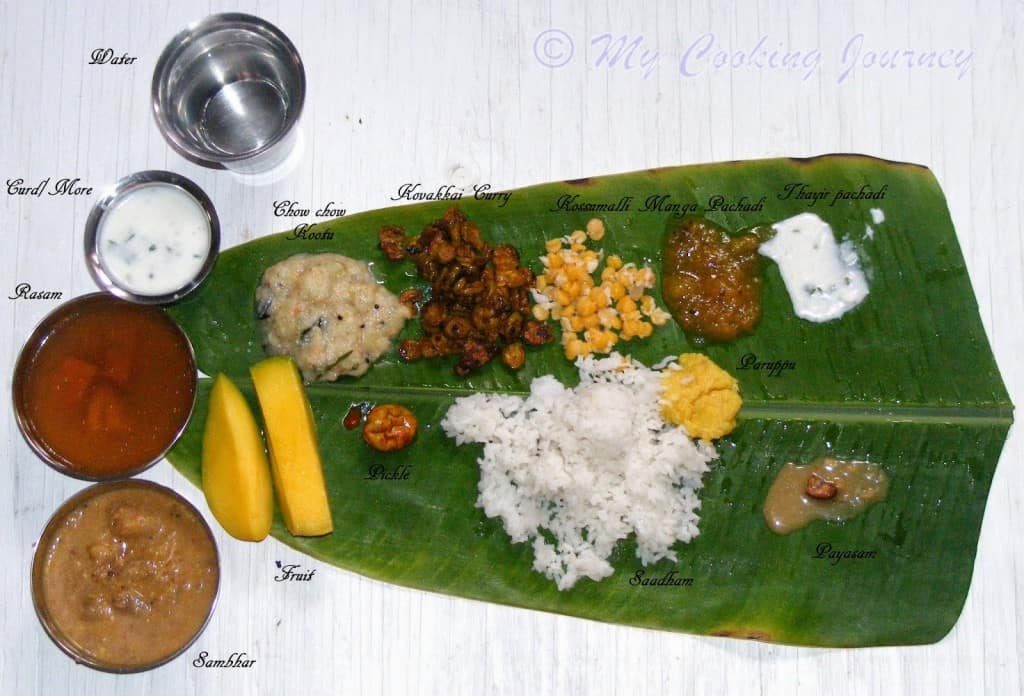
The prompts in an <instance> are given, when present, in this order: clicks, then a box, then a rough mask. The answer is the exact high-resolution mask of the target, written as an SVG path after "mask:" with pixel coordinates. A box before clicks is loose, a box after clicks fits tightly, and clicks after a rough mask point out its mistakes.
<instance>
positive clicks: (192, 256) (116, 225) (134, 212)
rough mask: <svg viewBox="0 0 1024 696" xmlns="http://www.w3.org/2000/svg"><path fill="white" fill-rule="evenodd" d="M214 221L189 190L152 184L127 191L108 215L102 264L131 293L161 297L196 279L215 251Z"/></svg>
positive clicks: (102, 225) (104, 223)
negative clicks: (211, 242)
mask: <svg viewBox="0 0 1024 696" xmlns="http://www.w3.org/2000/svg"><path fill="white" fill-rule="evenodd" d="M210 237H211V232H210V220H209V218H208V217H207V215H206V211H205V210H203V207H202V206H201V205H200V204H199V202H198V201H196V200H195V198H193V197H192V195H190V194H189V193H188V192H186V191H184V190H182V189H180V188H178V187H177V186H173V185H171V184H162V183H155V184H148V185H146V186H141V187H139V188H137V189H133V190H131V191H129V192H128V193H126V194H125V195H124V196H123V197H122V198H121V199H120V200H118V201H117V202H116V203H115V204H114V205H113V207H111V208H110V209H109V210H108V211H107V212H106V213H105V214H104V216H103V220H102V221H101V223H100V228H99V241H98V244H97V250H98V252H99V258H100V264H101V265H102V266H103V269H104V270H105V271H106V273H107V274H108V275H109V276H110V278H111V280H112V281H114V283H116V284H117V285H118V286H120V287H121V288H123V289H124V290H127V291H129V292H132V293H135V294H138V295H146V296H152V297H155V296H159V295H168V294H171V293H174V292H177V291H178V290H180V289H182V288H183V287H185V286H186V285H188V284H189V283H190V282H191V281H192V280H193V279H195V278H196V277H197V276H198V275H199V273H200V271H201V270H202V268H203V265H204V264H205V263H206V259H207V257H208V256H209V253H210Z"/></svg>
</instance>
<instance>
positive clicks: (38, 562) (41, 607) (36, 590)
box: [32, 479, 220, 674]
mask: <svg viewBox="0 0 1024 696" xmlns="http://www.w3.org/2000/svg"><path fill="white" fill-rule="evenodd" d="M119 490H151V491H155V492H157V493H160V494H161V495H164V496H166V497H168V498H171V499H173V500H175V501H176V502H178V503H179V504H181V505H182V506H183V507H184V508H185V509H186V510H188V511H189V512H191V514H192V515H194V516H195V518H196V519H197V520H198V521H199V524H200V526H201V527H202V528H203V529H204V530H205V532H206V536H207V538H208V539H209V541H210V544H211V545H212V547H213V553H214V564H215V567H216V570H217V579H216V583H217V584H216V586H215V587H214V589H213V597H212V598H211V600H210V606H209V609H208V611H207V613H206V618H205V620H204V621H203V622H202V624H200V626H199V628H198V630H196V632H195V634H193V635H192V636H191V637H190V638H188V639H187V640H186V641H185V642H184V644H182V645H181V647H180V648H178V649H177V650H175V651H173V652H172V653H171V654H169V655H167V656H164V657H161V658H159V659H157V660H155V661H153V662H150V663H144V664H124V663H118V662H113V661H104V660H101V659H99V658H98V657H96V656H95V655H93V654H92V653H91V652H90V651H89V650H88V649H87V647H86V646H82V645H79V644H78V643H76V642H75V641H74V640H72V639H71V637H70V636H69V635H68V634H67V632H66V631H65V630H64V629H63V628H62V627H61V626H60V625H59V623H58V621H56V620H55V618H54V615H53V613H52V611H51V608H50V606H49V602H48V601H47V598H46V592H45V590H44V582H45V574H46V571H47V565H48V560H49V558H50V553H51V547H52V546H53V544H54V541H55V540H56V539H55V537H57V536H58V535H59V532H60V529H61V527H62V524H63V522H64V521H65V520H66V519H67V518H68V516H69V515H71V514H72V513H73V512H74V511H75V510H76V509H77V508H78V507H79V506H81V505H82V504H83V503H86V502H88V501H90V500H92V499H94V498H96V497H97V496H100V495H104V494H107V493H111V492H114V491H119ZM219 590H220V552H219V551H218V549H217V540H216V539H215V537H214V535H213V532H212V531H211V529H210V525H208V524H207V523H206V520H205V519H203V516H202V515H201V514H200V513H199V511H198V510H197V509H196V508H195V506H194V505H192V504H191V503H190V502H188V501H187V500H185V498H183V497H182V496H181V495H180V494H178V493H176V492H175V491H173V490H171V489H170V488H167V487H165V486H161V485H159V484H157V483H153V482H152V481H143V480H139V479H131V480H127V481H115V482H109V483H97V484H94V485H92V486H89V487H88V488H86V489H84V490H82V491H79V492H78V493H77V494H75V495H73V496H72V497H71V498H69V499H68V500H66V501H65V502H64V504H63V505H61V506H60V507H59V508H57V511H56V512H54V513H53V516H52V517H50V520H49V522H47V523H46V527H45V528H44V529H43V533H42V534H41V535H40V537H39V541H38V542H37V543H36V551H35V555H34V556H33V559H32V603H33V604H34V605H35V610H36V616H37V617H38V618H39V623H40V624H42V626H43V629H44V630H45V631H46V634H47V635H48V636H50V639H51V640H53V642H54V643H55V644H56V645H57V647H58V648H60V649H61V650H62V651H64V653H66V654H67V655H68V656H70V657H71V658H72V659H74V660H75V662H78V663H79V664H83V665H86V666H87V667H91V668H93V669H96V670H100V671H103V672H113V673H117V674H126V673H131V672H144V671H146V670H150V669H153V668H155V667H159V666H160V665H163V664H166V663H168V662H170V661H171V660H173V659H174V658H176V657H178V656H179V655H181V654H182V653H183V652H185V650H187V649H188V648H189V646H191V645H192V644H193V643H194V642H195V640H196V639H197V638H198V637H199V636H200V634H202V632H203V631H204V630H205V629H206V627H207V625H208V624H209V622H210V617H212V616H213V611H214V608H215V607H216V605H217V595H218V592H219Z"/></svg>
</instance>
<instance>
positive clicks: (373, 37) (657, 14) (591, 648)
mask: <svg viewBox="0 0 1024 696" xmlns="http://www.w3.org/2000/svg"><path fill="white" fill-rule="evenodd" d="M908 4H909V5H910V7H909V8H907V7H905V6H904V5H905V3H879V2H863V1H862V2H842V3H832V2H822V3H820V4H818V3H814V2H803V1H800V0H797V1H796V2H780V1H776V0H766V1H764V2H760V3H757V4H756V6H755V4H754V3H746V2H739V0H736V2H734V3H727V2H712V1H709V0H703V1H700V2H678V3H677V2H659V3H653V2H651V3H646V2H645V3H622V4H621V5H620V4H618V3H615V2H613V1H612V0H603V1H601V2H591V3H586V5H584V4H583V3H582V2H581V3H552V2H544V3H533V2H527V1H526V0H523V1H521V2H518V3H499V2H486V3H485V2H480V3H474V2H467V1H464V0H460V1H458V2H448V3H445V4H444V5H442V4H441V3H426V2H415V3H414V2H410V1H409V0H406V1H405V2H399V1H397V0H396V1H394V2H380V3H368V2H367V3H359V2H337V3H335V2H328V1H326V0H325V1H324V2H314V1H312V0H311V1H308V2H280V1H271V0H266V1H264V2H248V1H243V2H239V3H227V2H222V1H221V0H209V1H208V2H199V1H198V0H180V1H179V2H174V3H163V2H161V3H156V2H153V3H147V2H129V0H121V1H109V2H99V1H96V2H88V3H85V2H57V1H56V0H48V1H41V2H27V1H25V0H20V1H19V0H2V2H0V32H2V44H0V49H2V50H0V129H2V135H0V143H2V144H0V182H6V181H7V180H8V179H18V178H21V179H24V180H25V181H26V182H28V183H32V184H35V183H38V182H39V181H41V180H42V179H44V178H46V177H51V180H52V181H56V180H58V179H61V178H65V177H69V178H79V179H81V183H82V184H83V185H85V186H93V187H96V188H97V189H98V188H99V187H101V186H103V185H105V184H107V183H110V182H113V181H115V180H116V179H118V178H120V177H121V176H123V175H125V174H128V173H130V172H133V171H137V170H141V169H150V168H159V169H171V170H174V171H177V172H180V173H182V174H184V175H186V176H188V177H189V178H191V179H193V180H195V181H196V182H197V183H198V184H199V185H200V186H201V187H202V188H204V189H205V190H206V191H207V192H208V194H209V195H210V197H211V198H212V199H213V200H214V201H215V202H216V205H217V207H218V210H219V212H220V215H221V219H222V220H223V221H224V245H225V246H230V245H234V244H238V243H240V242H243V241H245V240H247V239H252V238H253V237H256V236H260V235H263V234H266V233H269V232H272V231H278V230H280V229H283V228H284V227H286V226H289V225H286V224H285V223H283V222H282V221H281V220H276V219H275V218H274V216H273V209H272V204H273V202H274V201H277V200H283V199H292V200H297V201H300V202H302V203H305V204H310V205H315V206H319V205H322V204H325V203H327V202H329V201H333V202H334V203H336V204H337V205H338V206H339V207H343V208H345V209H346V210H347V211H348V212H349V213H350V214H351V213H353V212H357V211H361V210H367V209H371V208H378V207H384V206H388V205H393V203H392V202H391V200H390V198H391V197H392V196H393V195H394V194H395V191H396V189H397V187H398V186H399V185H400V184H402V183H405V182H416V181H419V182H422V183H423V185H424V187H425V188H436V187H437V186H440V185H443V184H448V183H452V184H456V185H459V186H466V185H469V184H473V183H490V184H492V185H493V186H494V188H495V189H506V188H513V187H518V186H523V185H528V184H533V183H539V182H543V181H549V180H555V179H564V178H574V177H580V176H584V175H594V174H601V173H612V172H622V171H629V170H633V169H643V168H648V167H656V166H666V165H675V164H686V163H696V162H708V161H717V160H731V159H741V158H758V157H767V156H779V155H797V156H802V155H812V154H820V153H827V152H864V153H869V154H874V155H878V156H881V157H885V158H889V159H895V160H904V161H911V162H920V163H924V164H927V165H928V166H930V167H931V168H932V169H933V170H934V171H935V173H936V175H937V176H938V178H939V180H940V182H941V183H942V185H943V188H944V190H945V192H946V196H947V198H948V200H949V205H950V208H951V210H952V215H953V220H954V223H955V225H956V228H957V231H958V234H959V237H960V243H961V245H962V247H963V251H964V255H965V257H966V259H967V264H968V267H969V269H970V274H971V278H972V280H973V282H974V287H975V290H976V292H977V295H978V300H979V304H980V307H981V315H982V319H983V321H984V323H985V327H986V329H987V330H988V334H989V337H990V340H991V342H992V345H993V348H994V350H995V354H996V358H997V360H998V362H999V365H1000V368H1001V370H1002V374H1003V377H1004V379H1005V380H1006V382H1007V384H1008V385H1009V388H1010V391H1011V396H1012V398H1013V400H1014V401H1015V402H1016V403H1018V404H1020V403H1022V402H1024V367H1022V366H1021V361H1020V359H1019V356H1020V355H1021V354H1022V353H1024V329H1022V328H1021V327H1022V322H1021V317H1022V316H1024V281H1022V272H1024V268H1022V265H1024V247H1022V243H1021V228H1022V222H1024V221H1022V219H1021V203H1020V201H1021V199H1022V198H1024V165H1022V157H1021V153H1022V152H1024V127H1022V126H1021V120H1020V119H1021V117H1020V114H1021V113H1022V111H1024V98H1022V96H1021V95H1022V91H1021V86H1020V80H1021V79H1022V75H1024V46H1022V44H1021V37H1022V36H1024V3H1022V2H1020V1H1014V0H1006V1H1004V2H1002V3H996V2H980V1H978V2H974V3H972V2H967V1H965V2H960V3H956V6H955V7H953V8H949V9H934V8H933V4H934V3H929V2H924V1H917V2H912V3H908ZM951 4H952V3H951ZM641 5H642V7H641ZM228 10H241V11H247V12H250V13H253V14H257V15H260V16H262V17H264V18H266V19H268V20H270V21H271V22H273V23H275V24H277V25H278V26H279V27H281V28H282V29H283V30H284V31H285V32H286V33H287V34H288V35H289V36H290V37H291V39H292V40H293V41H294V43H295V44H296V45H297V47H298V48H299V51H300V52H301V54H302V56H303V59H304V60H305V63H306V68H307V75H308V82H309V86H308V99H307V102H306V110H305V114H304V117H303V120H302V122H301V128H302V133H303V136H304V140H305V149H304V151H303V154H302V157H301V159H300V160H299V161H298V163H297V166H296V168H295V169H294V170H293V171H292V172H291V174H290V175H288V176H287V177H286V178H284V179H282V180H280V181H278V182H276V183H273V184H267V185H261V186H256V185H253V184H252V183H251V182H246V181H242V180H240V179H239V178H237V177H236V176H234V175H232V174H230V173H228V172H223V171H214V170H209V169H204V168H201V167H198V166H195V165H193V164H191V163H189V162H186V161H185V160H183V159H182V158H180V157H179V156H177V155H176V154H174V153H173V152H172V151H171V150H170V148H169V147H168V146H167V145H166V143H165V142H164V140H163V139H162V137H161V136H160V134H159V132H158V131H157V129H156V127H155V124H154V122H153V119H152V116H151V115H150V112H149V85H150V77H151V74H152V68H153V65H154V64H155V61H156V58H157V56H158V55H159V52H160V51H161V49H162V48H163V46H164V44H165V43H166V42H167V40H168V39H169V38H170V37H171V36H172V35H173V34H174V33H175V32H176V31H177V30H179V29H180V28H182V27H184V26H185V25H186V24H187V23H189V22H191V21H193V20H195V19H198V18H201V17H203V16H205V15H207V14H209V13H212V12H216V11H228ZM545 32H546V33H545ZM606 34H607V35H610V36H609V38H607V39H605V38H601V37H602V36H603V35H606ZM620 36H625V37H627V42H626V43H627V45H633V44H634V43H635V45H636V49H635V52H634V53H633V55H632V59H631V60H627V59H626V57H625V56H623V57H622V58H620V60H619V61H618V62H616V63H615V64H610V61H609V60H608V59H607V57H602V49H603V48H604V47H605V45H606V44H608V43H610V42H611V40H612V39H618V37H620ZM858 36H859V37H860V38H858ZM762 37H765V39H764V41H763V42H762V43H761V46H760V47H761V48H763V49H764V50H765V51H767V54H762V53H758V54H757V56H759V57H758V58H757V60H756V61H755V62H756V63H761V64H762V65H761V67H758V66H757V65H751V64H750V61H749V58H748V57H746V56H742V55H740V54H739V53H738V52H744V53H745V52H749V51H751V50H753V49H755V47H757V44H758V42H759V39H761V38H762ZM709 45H710V46H711V49H710V51H709V52H708V53H707V54H704V55H703V57H701V52H702V49H704V48H705V47H707V46H709ZM108 47H109V48H112V49H113V50H114V51H115V52H116V53H117V54H121V53H126V54H128V55H130V56H136V57H137V58H138V60H136V61H135V63H134V64H132V65H111V64H107V65H88V64H87V63H88V62H89V58H90V54H91V53H92V51H93V50H94V49H98V48H108ZM645 49H646V50H647V51H648V53H647V54H646V55H645V54H644V50H645ZM719 50H724V51H726V52H727V54H728V56H729V58H730V60H735V61H736V62H737V63H739V64H738V65H736V66H735V67H731V66H725V67H717V68H716V67H715V64H714V55H715V53H716V52H718V51H719ZM776 50H778V51H779V56H778V58H779V59H781V54H782V53H784V52H787V51H790V52H799V53H800V58H799V61H798V62H799V64H800V65H799V67H797V68H796V69H790V68H781V67H771V65H769V64H768V63H769V62H770V61H769V58H770V55H769V54H770V53H771V52H772V51H776ZM893 50H897V51H899V55H900V56H901V58H900V59H899V61H898V63H897V64H896V65H895V66H890V65H888V64H886V66H885V67H880V66H879V61H888V60H889V59H890V57H891V52H892V51H893ZM815 51H816V52H815ZM884 51H888V52H889V53H886V54H885V56H883V55H882V52H884ZM904 51H913V52H914V54H913V55H914V60H915V61H916V60H917V59H918V58H920V57H921V54H922V53H923V54H924V55H925V59H927V58H928V53H929V52H931V51H935V52H936V53H935V56H934V62H935V65H934V66H933V67H922V66H920V65H917V64H914V65H913V66H910V67H908V65H907V61H909V60H910V56H909V55H908V54H906V53H903V52H904ZM655 52H656V53H657V58H656V59H654V55H655ZM872 56H873V61H874V62H873V63H872V64H871V65H869V66H867V67H865V63H866V62H868V61H869V59H872ZM854 58H855V59H856V61H855V62H853V61H854ZM940 62H944V63H945V64H948V66H947V67H941V66H940V65H939V63H940ZM957 63H959V65H958V64H957ZM851 65H853V66H854V67H852V68H851ZM91 203H92V197H91V196H77V197H75V196H71V197H69V196H53V197H51V196H42V197H39V198H36V197H32V196H17V195H8V194H7V192H6V184H5V186H4V187H3V188H0V235H2V237H0V238H2V240H3V246H2V248H0V308H2V315H0V316H2V319H0V321H2V325H3V327H4V329H3V334H2V340H0V364H3V365H4V366H5V368H4V374H5V375H6V376H5V381H4V388H5V390H7V391H8V393H9V389H10V371H11V368H12V367H13V364H14V360H15V358H16V356H17V352H18V351H19V350H20V348H21V345H22V343H23V341H24V340H25V338H26V337H27V336H28V334H29V332H30V331H31V329H32V327H33V326H34V325H35V323H36V322H37V321H38V320H39V319H40V318H41V317H42V316H43V315H44V314H46V313H47V312H49V311H50V310H52V309H53V308H54V307H55V306H56V305H57V304H58V302H56V301H47V300H25V299H19V300H8V299H7V297H8V296H9V295H11V294H13V292H14V288H15V286H16V285H17V284H19V283H29V284H31V286H32V288H33V289H36V290H49V291H56V292H62V293H63V294H64V297H65V298H69V297H72V296H74V295H77V294H81V293H85V292H89V291H92V290H93V289H94V286H93V284H92V281H91V280H90V278H89V276H88V274H87V272H86V268H85V264H84V260H83V255H82V251H81V247H82V230H83V226H84V222H85V218H86V215H87V213H88V210H89V207H90V205H91ZM3 408H4V409H5V413H4V421H3V423H4V437H3V438H2V440H0V530H2V532H0V558H2V559H3V563H2V564H0V580H2V585H0V592H2V596H3V601H2V602H0V620H2V629H3V631H2V639H0V640H2V645H3V649H2V650H0V693H3V694H19V695H20V694H33V693H47V694H52V693H65V692H67V693H86V694H100V693H103V694H139V693H153V694H180V693H202V694H222V693H235V694H255V693H266V694H271V693H273V694H283V693H296V694H307V693H308V694H313V693H344V694H410V695H411V694H435V693H436V694H441V693H444V694H448V693H451V694H484V693H487V694H535V695H537V696H541V695H552V694H576V693H614V694H628V695H630V696H632V695H634V694H647V693H657V694H680V693H687V694H689V693H722V692H731V693H785V694H814V693H820V692H828V693H830V694H835V695H839V694H867V693H870V694H876V693H877V694H881V693H884V694H887V695H889V694H900V693H918V694H922V693H929V694H930V693H951V694H962V693H980V692H982V691H984V692H987V693H993V694H1011V693H1021V691H1022V687H1024V678H1022V674H1021V669H1022V657H1024V653H1022V649H1024V576H1021V575H1018V573H1017V567H1018V565H1020V564H1022V563H1024V553H1022V543H1021V540H1020V530H1021V529H1022V528H1024V519H1022V504H1024V494H1022V493H1021V491H1022V490H1024V470H1022V463H1024V437H1022V434H1021V430H1020V426H1019V425H1018V426H1016V427H1015V428H1014V429H1013V430H1012V431H1011V437H1010V441H1009V443H1008V444H1007V446H1006V449H1005V450H1004V453H1003V457H1002V460H1001V463H1000V466H999V468H998V470H997V472H996V477H995V481H994V484H993V490H992V494H991V496H990V498H989V505H988V509H987V514H986V518H985V522H984V526H983V529H982V536H981V543H980V548H979V552H978V558H977V564H976V572H975V575H974V579H973V584H972V586H971V591H970V594H969V596H968V599H967V603H966V606H965V607H964V611H963V615H962V617H961V618H960V621H959V623H958V624H957V625H956V627H955V628H954V630H953V631H952V633H951V634H950V635H948V636H947V637H946V638H945V639H944V640H942V641H941V642H939V643H938V644H935V645H930V646H925V647H914V648H886V649H862V650H821V649H804V648H789V647H782V646H776V645H765V644H759V643H753V642H742V641H738V640H727V639H713V638H702V637H693V636H687V635H676V634H670V633H660V632H654V631H646V630H639V629H633V628H626V627H616V626H607V625H603V624H598V623H593V622H589V621H584V620H579V619H572V618H564V617H558V616H553V615H548V614H543V613H538V612H531V611H525V610H518V609H510V608H504V607H500V606H492V605H488V604H482V603H477V602H472V601H467V600H461V599H456V598H450V597H444V596H438V595H433V594H427V593H422V592H417V591H413V590H407V589H403V588H399V587H394V586H391V585H386V584H382V583H378V582H375V581H372V580H369V579H365V578H362V577H359V576H356V575H353V574H350V573H346V572H342V571H340V570H336V569H334V568H332V567H330V566H326V565H324V564H318V563H317V564H314V562H313V561H311V560H309V559H306V558H304V557H301V556H299V555H298V554H297V553H295V552H293V551H291V550H290V549H287V548H286V547H284V546H282V545H281V544H279V543H278V542H276V541H274V540H268V541H267V542H265V543H262V544H257V545H254V544H243V543H239V542H234V541H233V540H231V539H230V538H229V537H227V536H226V535H224V534H223V533H220V532H219V530H218V540H219V542H220V547H221V554H222V559H223V585H222V588H221V594H220V602H219V606H218V608H217V611H216V614H215V616H214V619H213V621H212V623H211V624H210V626H209V628H208V629H207V631H206V633H205V634H204V635H203V636H202V637H201V639H200V641H199V643H197V645H196V646H195V647H194V648H193V649H191V650H189V651H188V652H187V653H186V654H185V655H184V656H182V657H181V658H179V659H178V660H176V661H175V662H173V663H171V664H170V665H168V666H165V667H163V668H161V669H158V670H156V671H153V672H149V673H146V674H141V675H133V676H120V677H118V676H111V675H106V674H101V673H98V672H94V671H91V670H89V669H86V668H83V667H79V666H76V665H75V664H74V663H73V662H72V661H71V660H69V659H68V658H66V657H65V656H64V655H63V654H62V653H60V652H59V651H58V650H57V648H56V647H54V645H53V644H52V643H51V642H50V640H49V639H48V638H47V637H46V635H45V634H44V633H43V631H42V630H41V629H40V627H39V625H38V623H37V621H36V618H35V615H34V613H33V609H32V604H31V598H30V595H29V583H28V573H29V567H30V561H31V554H32V552H33V545H34V543H35V541H36V538H37V536H38V534H39V532H40V531H41V529H42V527H43V525H44V523H45V521H46V520H47V518H48V517H49V515H50V514H51V513H52V512H53V511H54V510H55V509H56V507H57V506H58V505H59V504H60V503H61V501H63V500H64V499H65V498H67V497H68V496H70V495H71V494H72V493H74V492H75V491H77V490H79V489H81V488H82V487H84V484H82V483H80V482H77V481H74V480H71V479H69V478H66V477H63V476H61V475H59V474H57V473H55V472H53V471H51V470H49V469H48V468H46V467H45V466H44V465H43V464H42V463H41V462H40V461H39V460H37V459H36V458H35V457H34V456H33V455H32V453H31V452H30V451H29V449H28V447H27V446H26V445H25V444H24V442H23V441H22V439H21V437H20V436H19V433H18V431H17V427H16V425H15V423H14V419H13V417H11V416H10V415H9V410H10V407H9V405H8V400H7V399H4V406H3ZM146 478H152V479H154V480H157V481H160V482H163V483H167V484H169V485H171V486H173V487H174V488H175V489H176V490H178V491H180V492H181V493H183V494H184V495H185V496H186V497H188V498H189V499H191V500H192V501H193V502H195V503H196V504H197V505H198V506H199V507H200V508H201V509H205V502H204V501H203V500H202V496H201V494H200V493H199V491H197V490H196V489H195V488H194V487H192V486H191V485H190V484H188V483H187V482H186V481H184V480H183V479H182V478H181V477H180V476H178V475H177V474H176V473H175V472H174V471H173V469H172V468H171V467H170V465H168V464H166V463H162V464H160V465H158V466H157V467H155V468H154V469H152V470H151V471H150V472H148V473H147V475H146ZM275 560H282V561H286V562H296V563H303V564H305V565H309V566H313V567H316V568H317V574H316V578H315V582H311V583H303V584H295V583H284V584H282V583H275V582H273V580H272V578H273V575H274V574H275V568H274V561H275ZM199 650H208V651H209V652H210V654H211V656H220V657H227V656H228V655H230V654H231V653H233V652H245V653H246V654H247V655H248V656H249V657H250V658H254V659H256V663H255V665H254V666H253V667H252V668H249V669H199V668H196V667H194V666H193V664H192V661H193V659H194V658H195V657H196V655H197V654H198V651H199Z"/></svg>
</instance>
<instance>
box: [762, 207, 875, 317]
mask: <svg viewBox="0 0 1024 696" xmlns="http://www.w3.org/2000/svg"><path fill="white" fill-rule="evenodd" d="M772 229H774V230H775V236H774V237H772V238H771V239H770V240H768V241H767V242H764V243H763V244H761V246H760V248H759V249H758V252H759V253H760V254H761V255H762V256H767V257H768V258H770V259H772V260H773V261H775V263H776V264H778V266H779V273H781V274H782V280H783V282H784V283H785V284H786V291H787V292H789V297H790V299H791V300H792V301H793V311H794V312H796V315H797V316H798V317H800V318H801V319H807V320H808V321H814V322H826V321H831V320H833V319H838V318H839V317H841V316H843V315H844V314H846V313H847V312H848V311H850V310H851V309H853V308H854V307H856V306H857V305H859V304H860V303H861V302H863V301H864V298H865V297H867V296H868V283H867V280H866V279H865V278H864V272H863V271H862V270H861V269H860V259H859V258H858V257H857V252H856V250H855V249H854V248H853V244H851V243H850V242H848V241H847V242H843V243H842V244H836V240H835V236H834V235H833V234H832V228H831V227H830V226H829V224H828V223H827V222H825V221H824V220H822V219H821V218H820V217H818V216H817V215H815V214H814V213H801V214H799V215H796V216H794V217H791V218H788V219H786V220H783V221H781V222H777V223H775V224H774V225H772Z"/></svg>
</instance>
